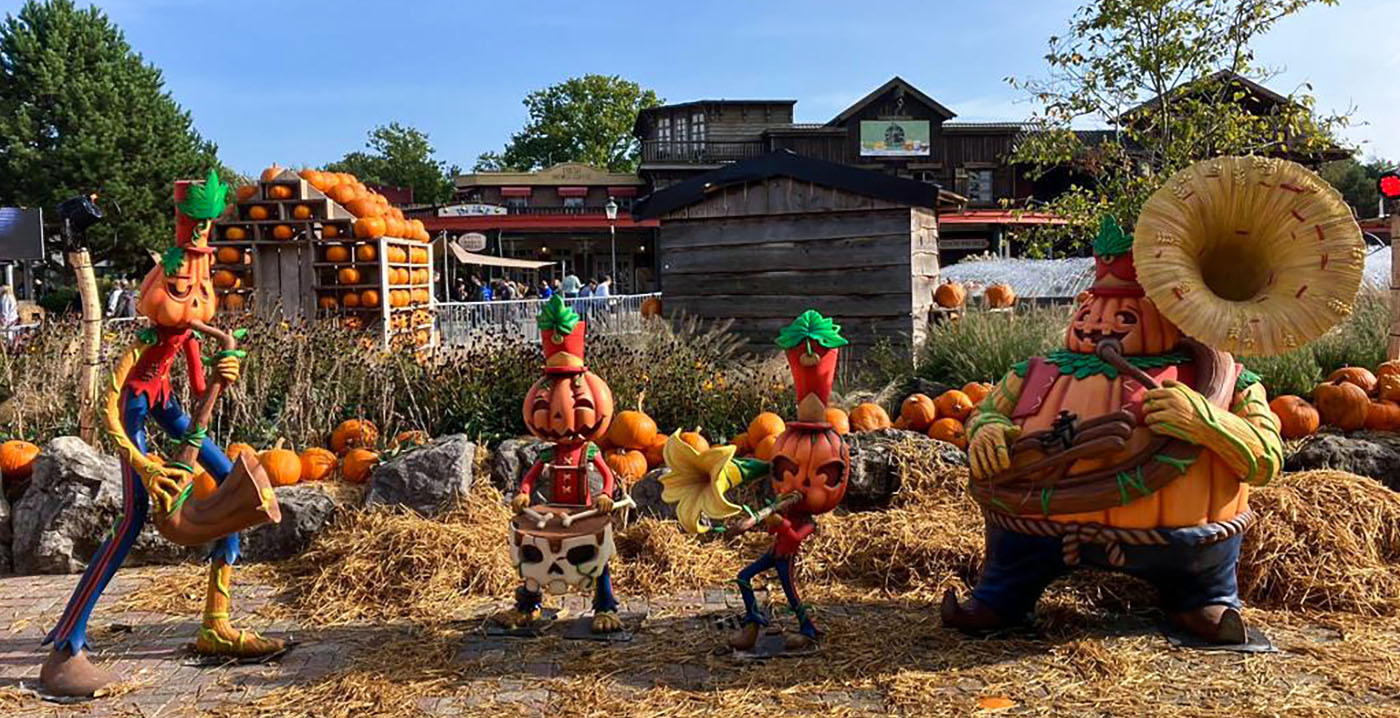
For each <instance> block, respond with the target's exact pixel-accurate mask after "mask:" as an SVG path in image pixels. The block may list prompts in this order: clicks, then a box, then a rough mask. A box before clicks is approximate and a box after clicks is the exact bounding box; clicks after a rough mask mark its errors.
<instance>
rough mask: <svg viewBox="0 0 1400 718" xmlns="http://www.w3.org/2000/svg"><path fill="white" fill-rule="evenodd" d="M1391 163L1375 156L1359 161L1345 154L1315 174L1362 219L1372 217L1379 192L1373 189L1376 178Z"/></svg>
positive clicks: (1377, 209) (1374, 214)
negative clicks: (1334, 190) (1320, 176)
mask: <svg viewBox="0 0 1400 718" xmlns="http://www.w3.org/2000/svg"><path fill="white" fill-rule="evenodd" d="M1394 166H1395V165H1394V164H1392V163H1390V162H1386V161H1384V160H1379V159H1371V160H1369V161H1367V162H1364V163H1363V162H1361V161H1359V160H1357V159H1356V158H1355V157H1348V158H1346V159H1344V160H1337V161H1336V162H1328V163H1327V164H1325V165H1323V166H1322V169H1321V170H1319V171H1318V174H1320V175H1322V179H1325V180H1327V181H1328V183H1330V184H1331V185H1332V186H1333V187H1336V188H1337V191H1338V192H1341V193H1342V197H1344V198H1345V199H1346V201H1347V204H1349V205H1351V208H1352V210H1354V211H1355V212H1356V216H1357V217H1360V218H1362V219H1366V218H1370V217H1375V216H1377V214H1378V213H1379V212H1380V199H1381V193H1380V190H1379V189H1377V188H1376V181H1377V180H1379V179H1380V177H1381V173H1382V172H1384V171H1385V170H1387V169H1389V168H1391V167H1394Z"/></svg>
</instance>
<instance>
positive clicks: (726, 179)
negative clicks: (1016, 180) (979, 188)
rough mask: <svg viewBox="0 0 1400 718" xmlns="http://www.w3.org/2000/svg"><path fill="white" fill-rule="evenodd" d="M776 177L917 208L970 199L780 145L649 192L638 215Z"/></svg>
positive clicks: (663, 211) (652, 215) (667, 210)
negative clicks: (722, 189) (786, 148)
mask: <svg viewBox="0 0 1400 718" xmlns="http://www.w3.org/2000/svg"><path fill="white" fill-rule="evenodd" d="M774 177H791V178H792V179H796V180H801V181H804V182H811V183H813V184H819V185H822V186H823V187H832V188H834V189H839V190H843V191H845V192H850V193H851V194H857V195H861V196H864V197H873V198H875V199H882V200H885V201H887V202H893V203H896V204H904V205H909V206H912V207H929V208H933V209H937V208H938V207H940V206H949V205H953V204H958V203H960V202H962V201H965V200H963V199H962V198H961V197H959V196H958V195H956V194H953V193H952V192H947V191H945V190H943V189H942V188H941V187H939V186H938V185H935V184H930V183H928V182H920V181H918V180H913V179H908V178H906V177H896V176H895V175H891V174H886V173H884V172H875V171H873V170H865V169H861V168H859V167H852V166H850V165H843V164H838V163H836V162H827V161H825V160H818V159H813V158H811V157H803V156H802V155H799V154H796V153H794V152H793V151H791V150H778V151H777V152H770V153H768V154H766V155H762V156H760V157H755V158H753V159H749V160H744V161H742V162H735V163H734V164H731V165H726V166H724V167H721V168H720V169H717V170H712V171H710V172H706V173H705V174H702V175H698V176H696V177H692V178H690V179H688V180H686V181H684V182H680V183H678V184H674V185H671V186H670V187H667V188H665V189H663V190H660V191H658V192H654V193H652V194H650V195H647V196H646V197H643V198H642V199H641V200H639V201H638V202H637V205H636V207H635V208H634V209H633V211H632V214H633V216H634V217H635V218H637V219H639V220H641V219H651V218H655V217H660V216H662V215H665V214H667V213H670V212H673V211H675V210H677V209H680V208H681V207H686V206H689V205H692V204H695V203H696V202H699V201H701V200H703V199H705V197H706V196H707V195H709V193H711V192H713V191H715V190H717V189H719V188H721V187H726V186H728V185H734V184H741V183H744V182H756V181H761V180H766V179H771V178H774Z"/></svg>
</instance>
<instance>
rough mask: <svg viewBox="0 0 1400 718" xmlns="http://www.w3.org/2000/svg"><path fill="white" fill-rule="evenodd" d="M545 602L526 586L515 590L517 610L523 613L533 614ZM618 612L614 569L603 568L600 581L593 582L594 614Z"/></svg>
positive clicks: (542, 597)
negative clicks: (613, 579) (614, 589)
mask: <svg viewBox="0 0 1400 718" xmlns="http://www.w3.org/2000/svg"><path fill="white" fill-rule="evenodd" d="M543 600H544V595H543V594H541V593H540V592H539V591H531V590H529V589H527V588H525V587H524V586H521V587H520V588H517V589H515V610H517V611H519V612H521V613H533V612H535V611H538V610H539V608H540V601H543ZM616 610H617V599H616V598H614V597H613V590H612V567H611V566H606V565H605V566H603V572H602V573H601V574H598V580H597V581H594V582H593V612H594V613H610V612H612V611H616Z"/></svg>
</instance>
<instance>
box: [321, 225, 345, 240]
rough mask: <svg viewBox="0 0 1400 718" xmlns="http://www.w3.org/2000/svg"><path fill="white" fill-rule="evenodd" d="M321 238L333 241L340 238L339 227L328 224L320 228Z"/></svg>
mask: <svg viewBox="0 0 1400 718" xmlns="http://www.w3.org/2000/svg"><path fill="white" fill-rule="evenodd" d="M321 236H322V237H324V238H325V239H335V238H336V237H339V236H340V225H338V224H328V225H325V226H324V227H321Z"/></svg>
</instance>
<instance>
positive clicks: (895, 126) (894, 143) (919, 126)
mask: <svg viewBox="0 0 1400 718" xmlns="http://www.w3.org/2000/svg"><path fill="white" fill-rule="evenodd" d="M860 156H861V157H927V156H929V128H928V120H861V122H860Z"/></svg>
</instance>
